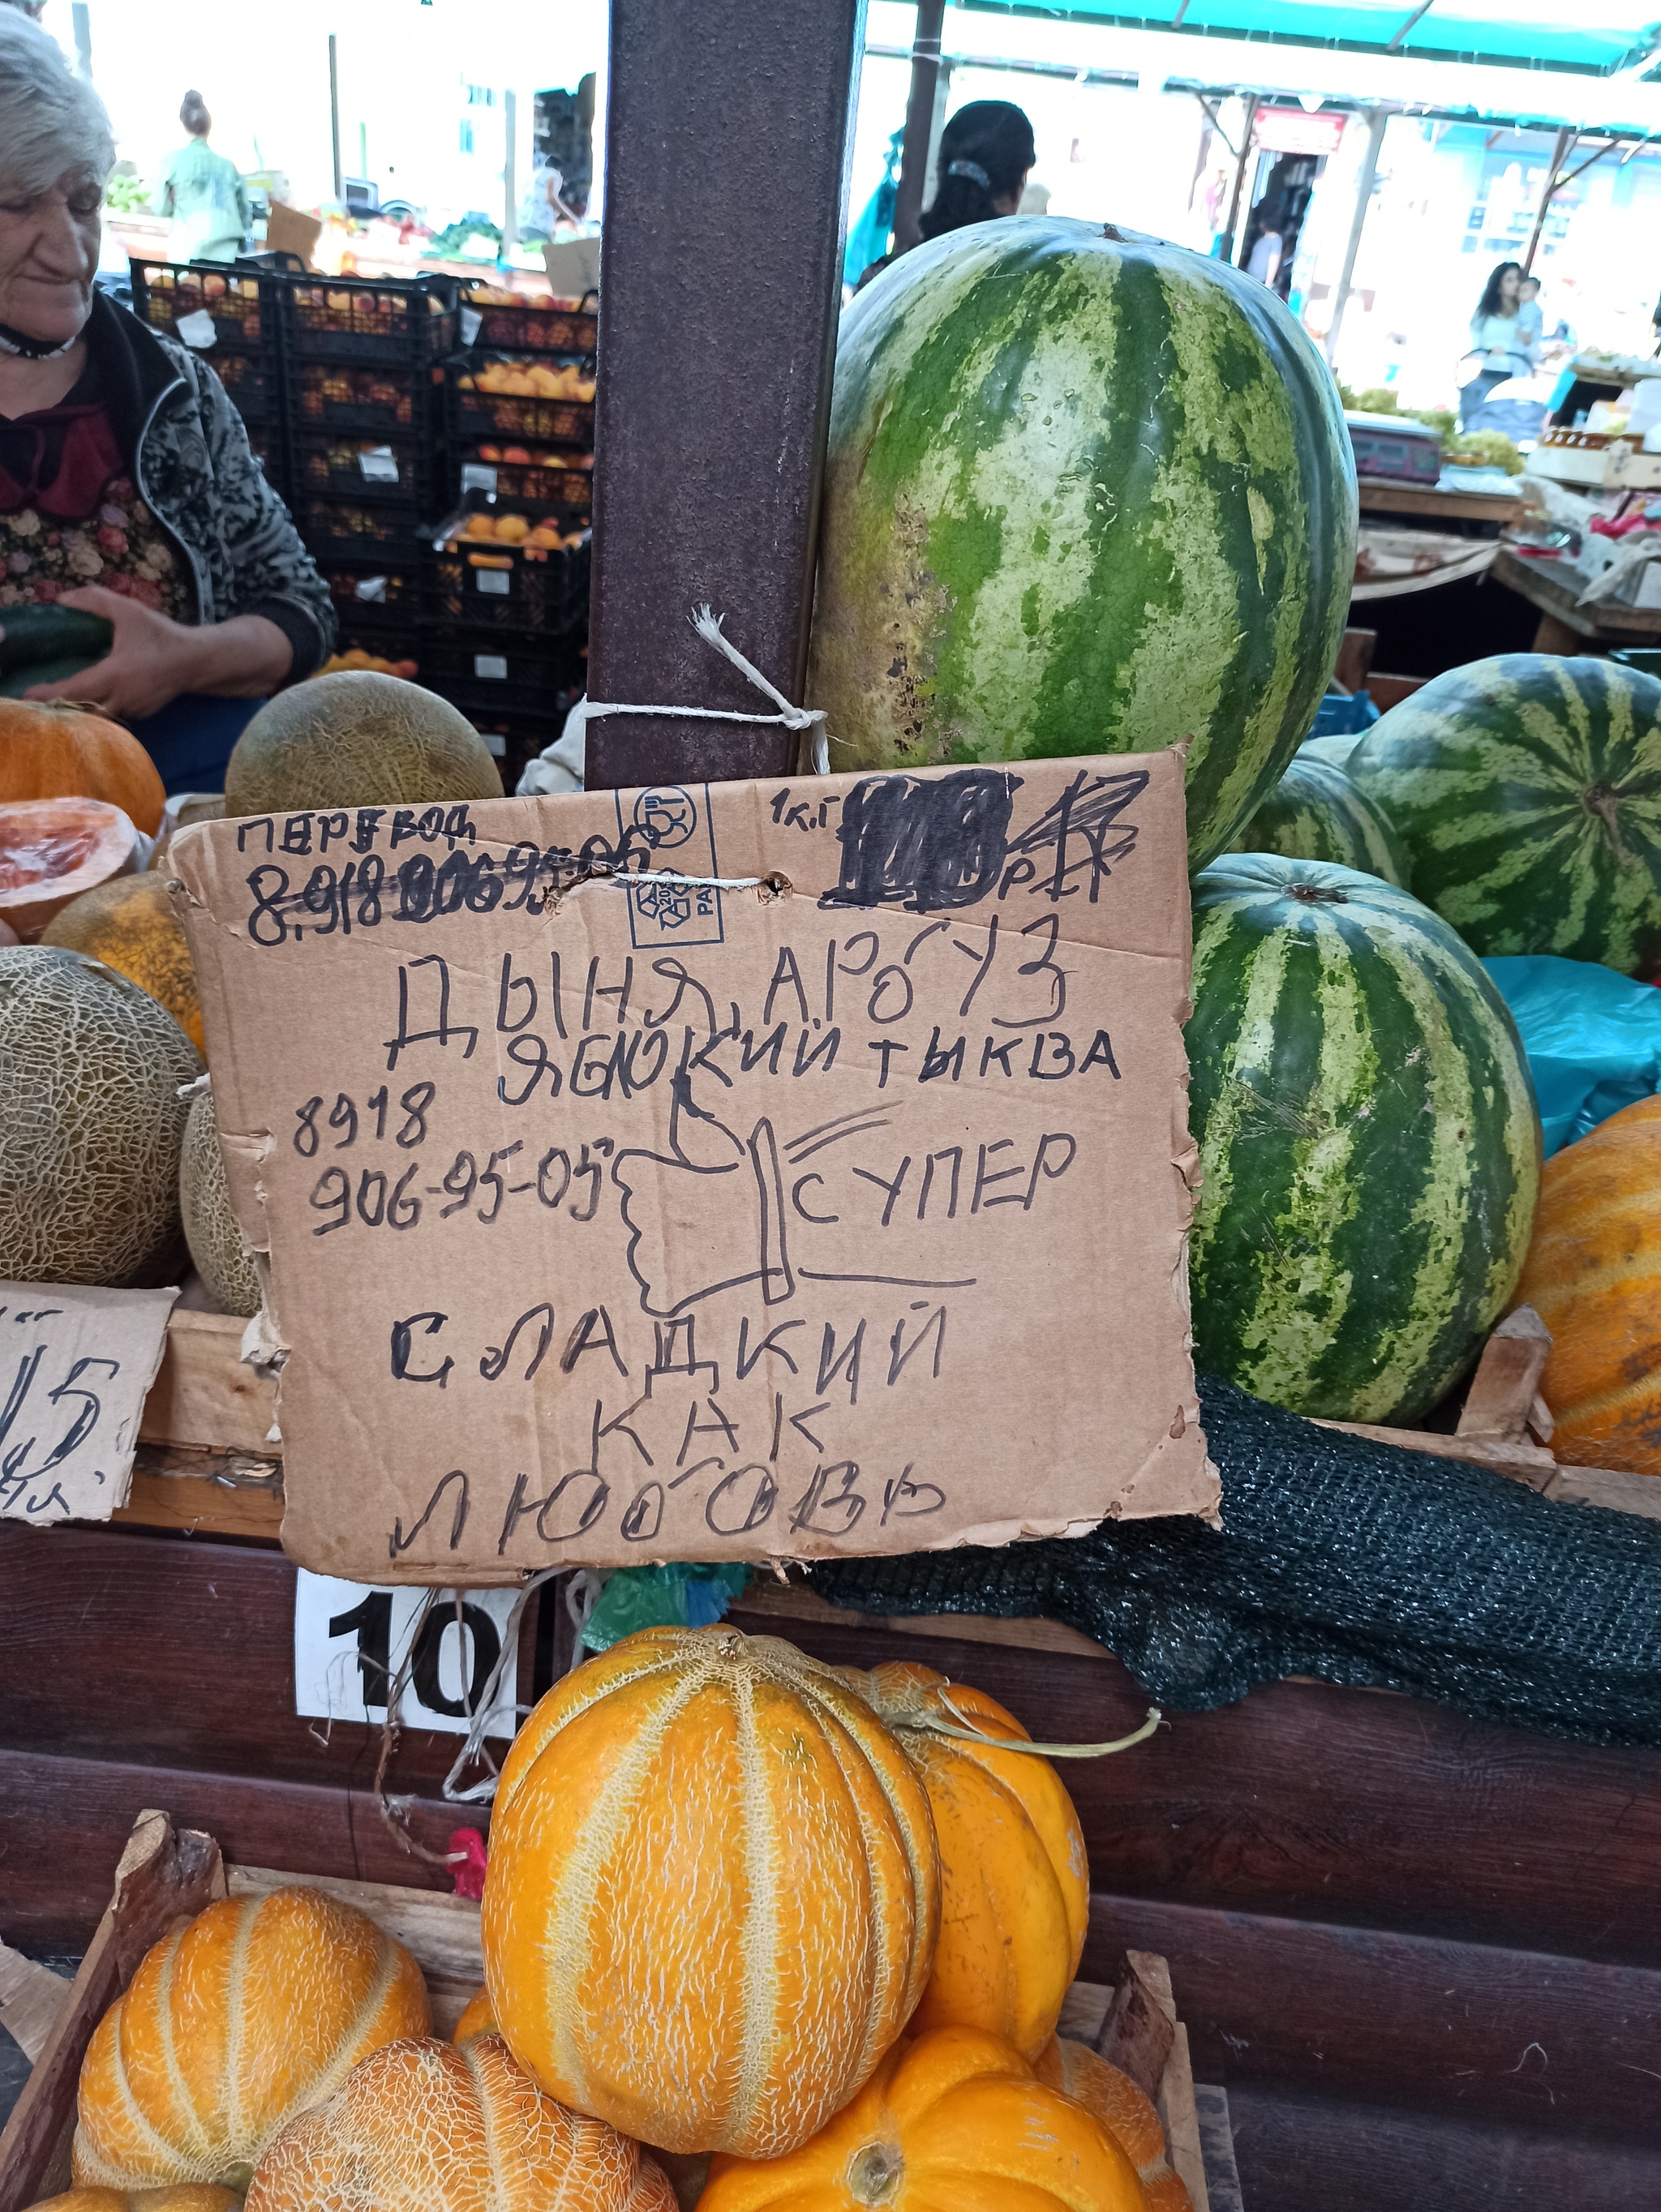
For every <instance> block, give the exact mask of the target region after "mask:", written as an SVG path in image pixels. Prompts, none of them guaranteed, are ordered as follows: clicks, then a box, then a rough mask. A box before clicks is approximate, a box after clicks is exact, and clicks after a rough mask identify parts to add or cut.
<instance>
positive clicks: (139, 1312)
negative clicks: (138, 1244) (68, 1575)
mask: <svg viewBox="0 0 1661 2212" xmlns="http://www.w3.org/2000/svg"><path fill="white" fill-rule="evenodd" d="M178 1296H179V1292H178V1291H176V1290H165V1291H106V1290H97V1289H94V1290H85V1289H79V1288H72V1287H70V1285H65V1284H63V1283H0V1516H4V1517H8V1518H10V1519H13V1520H18V1521H32V1522H34V1523H35V1524H36V1525H37V1526H40V1527H44V1526H46V1524H47V1523H49V1522H53V1521H70V1520H74V1521H107V1520H108V1519H109V1517H110V1516H111V1514H112V1513H113V1512H114V1510H115V1509H116V1507H117V1506H118V1505H125V1504H126V1502H127V1489H128V1486H129V1484H130V1482H131V1477H132V1455H133V1448H134V1446H135V1445H136V1444H137V1441H138V1422H139V1417H140V1415H141V1414H142V1413H143V1410H144V1400H145V1397H146V1395H147V1394H148V1393H149V1387H150V1385H151V1383H154V1382H155V1376H156V1370H157V1369H158V1368H159V1367H160V1366H161V1352H162V1347H163V1345H164V1343H165V1340H166V1338H167V1315H168V1313H169V1311H170V1310H172V1306H173V1300H174V1299H175V1298H176V1297H178Z"/></svg>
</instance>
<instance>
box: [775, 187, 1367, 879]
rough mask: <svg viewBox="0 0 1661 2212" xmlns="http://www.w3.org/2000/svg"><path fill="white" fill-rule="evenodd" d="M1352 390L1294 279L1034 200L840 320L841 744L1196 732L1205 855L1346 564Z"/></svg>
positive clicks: (1308, 720)
mask: <svg viewBox="0 0 1661 2212" xmlns="http://www.w3.org/2000/svg"><path fill="white" fill-rule="evenodd" d="M1354 551H1355V476H1354V460H1353V457H1352V454H1351V450H1350V445H1349V439H1348V434H1347V432H1346V430H1345V428H1344V422H1343V416H1342V410H1341V409H1340V405H1339V401H1338V396H1337V392H1336V389H1335V386H1334V384H1333V381H1332V379H1331V377H1330V375H1329V374H1328V371H1327V368H1326V365H1325V363H1324V362H1323V361H1322V359H1321V358H1320V356H1319V355H1318V354H1317V352H1316V350H1315V349H1314V348H1313V347H1312V346H1311V343H1310V342H1309V338H1308V337H1307V335H1306V333H1305V331H1302V330H1300V329H1299V326H1298V325H1297V324H1296V323H1295V322H1294V321H1293V319H1292V317H1291V316H1290V315H1289V314H1287V311H1286V309H1285V308H1284V307H1282V306H1281V302H1280V301H1279V300H1278V299H1277V298H1276V297H1275V295H1274V293H1272V292H1271V291H1269V289H1268V288H1267V287H1266V286H1265V285H1262V284H1259V283H1256V282H1255V281H1254V280H1253V279H1252V278H1250V277H1249V276H1244V275H1243V274H1242V273H1241V272H1240V271H1239V270H1235V269H1232V268H1230V267H1229V265H1228V264H1227V263H1226V262H1222V261H1214V260H1209V259H1207V258H1205V257H1204V256H1203V255H1201V254H1196V253H1192V252H1189V251H1187V250H1186V249H1185V248H1183V247H1181V246H1167V245H1164V244H1162V243H1161V242H1159V240H1153V239H1147V238H1141V237H1135V236H1130V237H1125V236H1122V235H1121V234H1119V233H1118V232H1117V231H1116V230H1115V229H1113V228H1111V226H1108V227H1106V228H1104V227H1103V226H1102V225H1100V224H1098V223H1085V222H1066V221H1062V220H1060V219H1058V218H1053V217H1050V216H1019V217H1015V218H1013V219H1011V220H1009V221H1007V222H983V223H975V224H971V225H970V226H969V228H966V229H963V230H957V231H952V232H950V233H948V234H946V236H945V237H942V238H939V239H935V240H932V241H931V242H930V243H929V244H928V245H926V246H921V247H919V248H918V249H917V251H916V252H912V253H907V254H904V255H903V256H902V257H901V258H900V259H898V260H897V261H896V262H895V263H894V264H893V265H892V266H891V268H889V269H888V270H885V272H884V273H883V275H882V276H879V278H878V279H877V280H876V281H875V283H873V284H871V285H869V286H868V287H867V289H866V290H865V291H864V292H862V293H861V295H860V296H859V297H858V298H857V299H856V300H855V301H854V303H853V305H852V306H851V307H849V309H848V311H847V313H845V314H844V316H843V321H842V330H841V334H840V338H839V343H838V346H837V370H836V384H835V388H834V392H833V397H832V402H831V442H830V453H829V460H828V467H827V474H826V481H825V505H824V539H823V548H822V554H821V560H820V568H819V577H818V599H817V604H816V607H815V613H814V627H813V650H812V672H811V677H810V682H809V693H810V696H811V697H812V702H813V704H814V705H815V706H816V707H821V708H825V709H826V710H827V712H828V715H829V728H830V731H831V765H832V767H833V768H837V769H849V768H861V767H866V766H873V765H876V766H882V767H887V768H896V767H899V768H905V767H912V766H916V765H923V766H927V765H932V764H934V763H939V762H945V761H1020V760H1025V759H1030V758H1035V757H1048V756H1052V755H1057V754H1072V753H1102V752H1128V751H1129V752H1144V751H1151V750H1157V749H1159V748H1161V747H1163V746H1165V745H1170V744H1179V743H1181V742H1183V741H1184V740H1187V741H1189V754H1188V823H1189V846H1190V851H1191V853H1192V855H1193V858H1194V860H1195V863H1196V866H1197V865H1199V864H1201V863H1202V862H1203V861H1205V860H1208V859H1209V858H1210V857H1211V856H1212V855H1213V854H1215V853H1217V852H1219V851H1220V850H1221V848H1223V846H1224V845H1225V844H1226V842H1227V841H1228V839H1229V838H1230V836H1232V834H1233V832H1234V831H1235V829H1237V828H1238V825H1239V824H1240V823H1242V822H1244V820H1245V819H1246V817H1248V816H1249V815H1250V813H1251V811H1252V810H1253V808H1254V807H1255V806H1256V805H1257V803H1258V801H1259V800H1260V799H1262V797H1263V795H1264V794H1265V793H1267V792H1268V791H1269V788H1270V787H1271V786H1272V785H1273V784H1274V782H1275V779H1276V777H1277V776H1278V775H1279V774H1280V771H1281V769H1283V768H1284V767H1285V766H1286V764H1287V761H1288V760H1290V758H1291V757H1292V755H1293V751H1294V750H1296V748H1297V744H1298V741H1299V738H1301V737H1303V736H1304V734H1305V732H1307V731H1308V730H1309V728H1310V727H1311V725H1312V723H1313V722H1314V720H1315V715H1316V710H1317V707H1318V706H1319V703H1320V701H1321V697H1322V695H1323V692H1324V690H1325V688H1326V683H1327V678H1328V677H1329V675H1330V673H1331V671H1332V666H1333V663H1334V660H1335V658H1336V655H1337V650H1338V645H1339V641H1340V639H1341V637H1342V632H1343V627H1344V618H1345V613H1346V611H1347V609H1348V605H1349V595H1350V589H1351V586H1352V584H1353V582H1354Z"/></svg>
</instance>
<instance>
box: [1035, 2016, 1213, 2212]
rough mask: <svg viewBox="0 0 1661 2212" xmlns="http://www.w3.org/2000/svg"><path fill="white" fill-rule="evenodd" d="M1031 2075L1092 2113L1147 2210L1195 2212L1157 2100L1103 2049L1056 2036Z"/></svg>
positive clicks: (1039, 2054) (1037, 2061) (1066, 2037)
mask: <svg viewBox="0 0 1661 2212" xmlns="http://www.w3.org/2000/svg"><path fill="white" fill-rule="evenodd" d="M1032 2071H1033V2072H1034V2073H1035V2074H1036V2075H1037V2077H1038V2079H1039V2081H1045V2082H1048V2083H1049V2085H1050V2087H1051V2088H1052V2089H1059V2090H1061V2091H1062V2093H1063V2094H1064V2095H1066V2096H1068V2097H1071V2098H1073V2099H1074V2100H1076V2102H1078V2103H1079V2104H1080V2105H1082V2106H1084V2108H1085V2110H1086V2112H1093V2113H1094V2114H1095V2116H1096V2118H1098V2120H1099V2121H1100V2122H1101V2124H1102V2125H1103V2126H1104V2128H1105V2129H1106V2130H1107V2131H1108V2133H1109V2135H1110V2136H1112V2137H1113V2139H1114V2141H1115V2142H1116V2143H1117V2144H1118V2146H1119V2148H1120V2149H1121V2150H1122V2151H1123V2153H1124V2154H1125V2156H1126V2157H1127V2158H1128V2159H1129V2160H1130V2163H1131V2164H1132V2165H1133V2166H1135V2169H1136V2178H1137V2179H1138V2180H1139V2181H1140V2182H1141V2185H1142V2197H1143V2199H1144V2201H1145V2202H1146V2203H1147V2212H1192V2200H1191V2199H1190V2197H1189V2193H1188V2191H1187V2188H1186V2187H1185V2186H1184V2185H1183V2181H1182V2179H1181V2177H1180V2176H1179V2175H1177V2174H1175V2173H1173V2172H1171V2166H1170V2165H1169V2163H1168V2161H1167V2160H1166V2158H1165V2130H1164V2128H1162V2127H1161V2126H1160V2124H1159V2114H1158V2112H1155V2111H1154V2109H1153V2102H1152V2100H1151V2099H1149V2098H1147V2097H1145V2096H1144V2095H1143V2094H1142V2093H1141V2090H1140V2089H1139V2088H1138V2087H1136V2084H1135V2082H1134V2081H1132V2080H1131V2078H1130V2076H1129V2075H1128V2074H1123V2073H1121V2072H1120V2070H1119V2069H1118V2068H1117V2067H1116V2066H1111V2065H1110V2064H1109V2063H1108V2062H1107V2060H1106V2059H1105V2058H1104V2057H1102V2056H1101V2053H1100V2052H1099V2051H1092V2050H1091V2048H1090V2046H1089V2045H1087V2044H1084V2043H1074V2041H1073V2040H1072V2039H1071V2038H1070V2037H1068V2036H1061V2035H1052V2036H1051V2037H1050V2040H1049V2042H1048V2043H1047V2044H1045V2045H1044V2047H1043V2050H1042V2051H1040V2052H1039V2053H1038V2056H1037V2060H1036V2062H1035V2063H1034V2065H1033V2068H1032Z"/></svg>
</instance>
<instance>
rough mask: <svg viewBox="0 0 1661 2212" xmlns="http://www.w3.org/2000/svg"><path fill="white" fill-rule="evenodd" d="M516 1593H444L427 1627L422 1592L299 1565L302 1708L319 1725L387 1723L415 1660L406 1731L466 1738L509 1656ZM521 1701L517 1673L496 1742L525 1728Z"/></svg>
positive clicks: (503, 1701)
mask: <svg viewBox="0 0 1661 2212" xmlns="http://www.w3.org/2000/svg"><path fill="white" fill-rule="evenodd" d="M515 1596H516V1593H515V1592H514V1591H513V1590H510V1589H508V1590H460V1591H457V1590H442V1591H441V1592H440V1593H439V1595H438V1597H437V1599H436V1600H435V1602H434V1604H433V1607H432V1608H431V1610H430V1611H429V1612H427V1613H426V1614H425V1618H424V1620H423V1608H424V1607H425V1604H426V1592H425V1591H424V1590H419V1589H409V1588H407V1587H406V1588H404V1589H370V1588H368V1587H366V1586H365V1585H364V1584H363V1583H349V1582H343V1581H341V1580H340V1579H339V1578H338V1577H336V1576H333V1575H313V1574H307V1571H306V1570H305V1569H304V1568H303V1567H302V1568H301V1571H300V1578H299V1582H298V1583H297V1585H296V1587H295V1607H294V1681H295V1711H296V1712H297V1713H300V1714H302V1715H304V1716H306V1717H308V1718H314V1719H318V1720H335V1721H381V1720H384V1719H385V1718H386V1698H387V1693H388V1692H389V1689H390V1687H391V1685H392V1681H393V1680H394V1679H395V1678H396V1677H397V1675H398V1674H399V1670H400V1669H401V1668H403V1666H404V1662H405V1660H406V1659H408V1660H409V1661H410V1668H409V1679H408V1680H407V1682H406V1683H405V1690H404V1695H403V1697H402V1699H400V1701H399V1713H398V1717H399V1721H400V1723H402V1724H403V1726H404V1727H405V1728H421V1729H437V1730H438V1731H439V1732H440V1733H441V1735H466V1733H467V1730H468V1727H469V1725H470V1722H469V1718H468V1716H469V1714H470V1713H476V1712H478V1710H479V1709H480V1706H481V1705H482V1704H483V1702H484V1698H485V1696H486V1694H487V1692H488V1687H489V1684H490V1675H491V1673H492V1671H493V1670H494V1668H495V1667H496V1662H497V1660H498V1659H499V1658H500V1657H501V1656H502V1644H503V1639H504V1638H506V1636H507V1635H508V1618H509V1615H510V1614H511V1613H512V1612H513V1609H514V1600H515ZM458 1600H459V1614H458ZM412 1639H413V1642H414V1650H413V1651H411V1640H412ZM518 1694H519V1692H518V1682H517V1671H516V1669H514V1668H511V1667H510V1668H508V1673H507V1675H506V1677H505V1679H504V1680H503V1682H502V1686H501V1689H500V1691H499V1692H498V1697H499V1700H500V1703H499V1706H498V1712H497V1719H498V1721H499V1723H500V1725H499V1726H493V1727H492V1728H491V1729H490V1734H491V1735H500V1736H511V1735H513V1733H514V1729H516V1728H517V1727H518V1725H519V1723H518V1719H517V1717H516V1715H515V1713H514V1700H515V1699H516V1698H517V1696H518Z"/></svg>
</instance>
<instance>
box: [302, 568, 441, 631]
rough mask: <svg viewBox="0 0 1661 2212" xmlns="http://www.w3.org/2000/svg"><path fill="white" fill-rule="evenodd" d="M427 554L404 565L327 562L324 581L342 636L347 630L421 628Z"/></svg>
mask: <svg viewBox="0 0 1661 2212" xmlns="http://www.w3.org/2000/svg"><path fill="white" fill-rule="evenodd" d="M426 553H427V549H425V548H423V557H422V558H419V559H417V560H413V561H405V562H394V561H386V562H380V561H374V560H356V561H349V562H342V561H328V562H324V563H323V564H322V575H323V580H324V582H325V583H326V585H327V586H328V587H329V597H330V599H332V601H333V603H334V611H335V620H336V621H337V622H338V623H339V625H340V629H341V632H342V635H344V634H345V632H346V630H347V629H348V628H350V629H354V630H362V631H364V632H366V633H367V632H370V631H376V630H415V629H419V628H420V626H421V624H422V623H423V621H424V620H425V598H426V590H427V574H426V565H425V556H426Z"/></svg>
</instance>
